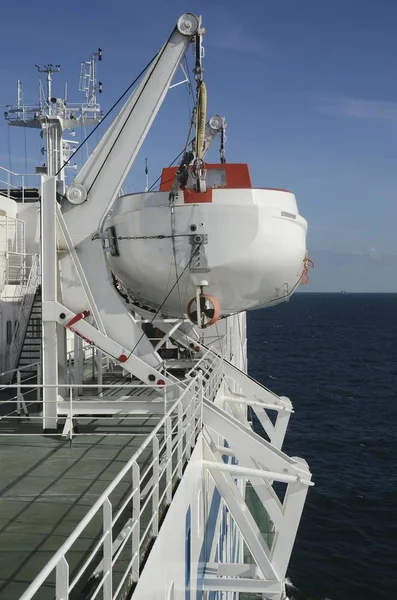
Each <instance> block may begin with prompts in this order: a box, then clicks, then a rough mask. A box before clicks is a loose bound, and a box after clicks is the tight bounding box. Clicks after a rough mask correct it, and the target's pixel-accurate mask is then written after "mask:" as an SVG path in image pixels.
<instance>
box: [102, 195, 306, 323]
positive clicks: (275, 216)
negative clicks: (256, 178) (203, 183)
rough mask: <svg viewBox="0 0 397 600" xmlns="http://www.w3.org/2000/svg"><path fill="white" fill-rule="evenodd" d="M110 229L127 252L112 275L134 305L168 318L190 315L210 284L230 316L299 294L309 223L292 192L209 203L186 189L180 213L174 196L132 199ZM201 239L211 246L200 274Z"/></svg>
mask: <svg viewBox="0 0 397 600" xmlns="http://www.w3.org/2000/svg"><path fill="white" fill-rule="evenodd" d="M184 200H185V201H184ZM186 200H187V202H186ZM185 202H186V203H185ZM110 226H111V227H114V229H113V230H112V231H113V232H114V235H115V239H116V241H117V247H118V252H119V256H111V255H110V254H109V253H107V256H108V260H109V265H110V269H111V270H112V272H113V273H114V275H115V276H116V277H117V278H118V279H119V280H120V282H121V283H122V284H123V286H124V287H125V289H126V290H127V291H128V293H129V294H130V296H131V298H132V299H133V302H134V303H136V304H137V305H138V306H139V305H141V306H145V307H147V308H150V309H152V310H156V311H157V310H159V309H160V312H161V314H162V315H164V316H168V317H180V316H182V314H185V313H186V308H187V305H188V303H189V301H190V300H191V299H192V298H193V297H194V296H195V294H196V290H197V286H198V285H200V284H201V283H202V282H203V281H204V282H206V283H207V285H205V289H204V291H205V293H208V294H211V295H212V296H214V297H215V298H216V299H217V300H218V302H219V304H220V309H221V315H222V316H225V315H229V314H232V313H235V312H239V311H244V310H249V309H253V308H260V307H264V306H269V305H273V304H277V303H279V302H282V301H284V300H285V299H286V298H288V297H289V296H290V295H291V294H292V293H293V292H294V291H295V290H296V289H297V287H298V286H299V282H300V278H301V276H302V272H303V268H304V259H305V256H306V233H307V223H306V221H305V219H303V218H302V217H301V216H300V215H299V213H298V208H297V204H296V200H295V196H294V194H292V193H291V192H288V191H284V190H270V189H233V190H231V189H213V190H211V201H210V202H201V203H194V201H192V199H191V198H190V199H188V196H187V192H183V191H180V192H179V193H178V196H177V199H176V201H175V204H174V207H173V213H171V209H170V206H169V194H168V193H167V192H151V193H142V194H132V195H126V196H122V197H120V198H118V200H117V201H116V203H115V205H114V207H113V209H112V214H111V216H110V217H109V219H108V222H107V227H110ZM173 235H174V238H172V236H173ZM193 235H201V236H204V238H203V239H204V240H205V241H204V243H203V244H202V246H201V253H202V260H201V262H200V264H199V265H198V266H199V269H198V270H197V269H194V268H193V267H194V266H196V267H197V261H195V258H196V257H194V258H193V259H192V251H193V248H194V243H193V242H192V236H193ZM157 236H165V237H157ZM120 238H121V239H120ZM122 238H128V239H122ZM140 238H141V239H140ZM196 249H197V247H196ZM175 263H176V267H175ZM177 278H178V283H177V285H176V279H177Z"/></svg>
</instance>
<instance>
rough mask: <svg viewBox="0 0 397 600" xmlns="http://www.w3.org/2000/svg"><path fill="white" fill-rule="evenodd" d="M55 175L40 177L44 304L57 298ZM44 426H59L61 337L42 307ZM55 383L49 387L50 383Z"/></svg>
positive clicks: (54, 323)
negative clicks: (59, 345) (58, 402)
mask: <svg viewBox="0 0 397 600" xmlns="http://www.w3.org/2000/svg"><path fill="white" fill-rule="evenodd" d="M55 185H56V183H55V177H46V176H43V177H42V180H41V212H40V225H41V275H42V298H43V308H44V307H45V304H46V302H56V300H57V292H58V289H57V287H58V286H57V279H58V277H57V267H58V264H57V263H58V261H57V235H56V231H57V223H56V188H55ZM42 364H43V385H44V387H43V428H44V430H47V431H48V430H52V431H54V430H56V429H57V422H58V414H57V413H58V411H57V400H58V387H57V386H58V338H57V323H56V322H55V321H53V320H52V319H51V318H48V317H47V316H46V312H45V311H43V333H42ZM54 385H55V386H56V387H47V386H54Z"/></svg>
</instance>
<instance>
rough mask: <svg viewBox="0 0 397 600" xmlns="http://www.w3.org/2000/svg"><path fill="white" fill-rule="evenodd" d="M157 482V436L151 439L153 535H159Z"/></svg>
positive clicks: (158, 461) (158, 477) (158, 467)
mask: <svg viewBox="0 0 397 600" xmlns="http://www.w3.org/2000/svg"><path fill="white" fill-rule="evenodd" d="M159 480H160V460H159V440H158V437H157V435H155V436H154V438H153V497H152V514H153V535H154V536H155V537H157V536H158V534H159V508H160V507H159Z"/></svg>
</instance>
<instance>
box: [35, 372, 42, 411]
mask: <svg viewBox="0 0 397 600" xmlns="http://www.w3.org/2000/svg"><path fill="white" fill-rule="evenodd" d="M40 385H41V362H39V363H37V389H36V402H37V408H40V400H41V396H40V387H39V386H40Z"/></svg>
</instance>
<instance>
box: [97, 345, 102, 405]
mask: <svg viewBox="0 0 397 600" xmlns="http://www.w3.org/2000/svg"><path fill="white" fill-rule="evenodd" d="M96 368H97V381H98V394H99V395H100V396H102V392H103V388H102V383H103V354H102V352H101V351H100V350H97V351H96Z"/></svg>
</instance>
